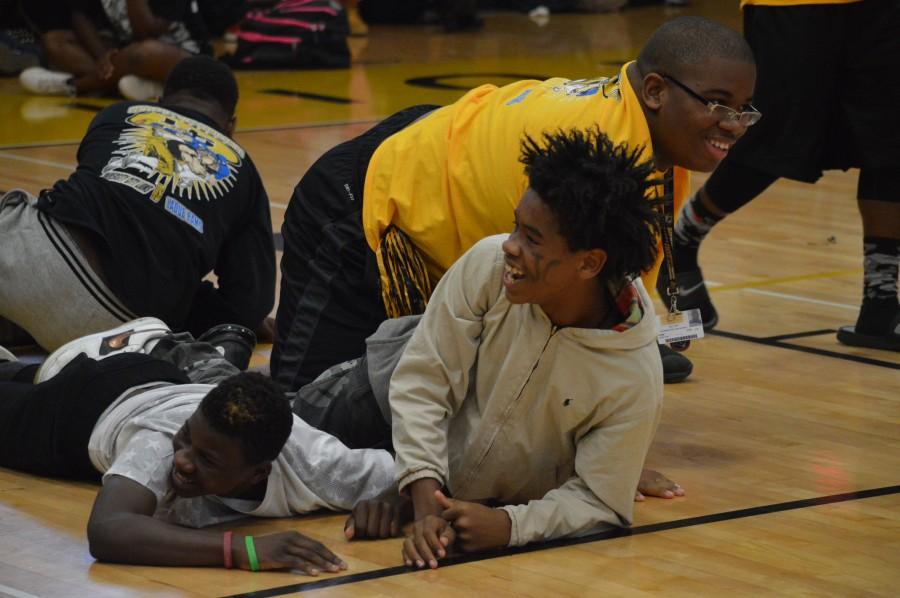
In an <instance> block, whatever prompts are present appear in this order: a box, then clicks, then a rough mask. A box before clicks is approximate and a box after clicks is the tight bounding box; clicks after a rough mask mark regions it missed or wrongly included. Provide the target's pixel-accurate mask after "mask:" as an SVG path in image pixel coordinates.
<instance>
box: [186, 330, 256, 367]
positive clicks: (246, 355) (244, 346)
mask: <svg viewBox="0 0 900 598" xmlns="http://www.w3.org/2000/svg"><path fill="white" fill-rule="evenodd" d="M197 340H198V341H203V342H204V343H209V344H210V345H212V346H213V347H215V348H216V350H218V351H219V353H221V354H222V356H223V357H224V358H225V359H226V360H227V361H228V362H229V363H230V364H231V365H233V366H234V367H236V368H238V369H239V370H241V371H243V370H246V369H247V366H249V365H250V357H251V356H252V355H253V349H254V348H255V347H256V335H255V334H254V333H253V331H252V330H250V329H249V328H244V327H243V326H239V325H237V324H219V325H218V326H213V327H212V328H210V329H209V330H207V331H206V332H204V333H203V334H201V335H200V338H198V339H197Z"/></svg>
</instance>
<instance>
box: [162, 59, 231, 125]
mask: <svg viewBox="0 0 900 598" xmlns="http://www.w3.org/2000/svg"><path fill="white" fill-rule="evenodd" d="M178 94H185V95H189V96H192V97H195V98H198V99H201V100H206V101H208V102H215V103H216V104H218V105H219V106H220V107H221V108H222V110H224V111H225V114H226V115H227V116H228V117H229V118H231V117H232V116H234V110H235V108H236V107H237V103H238V84H237V81H236V80H235V78H234V73H232V72H231V68H229V67H228V65H227V64H225V63H224V62H221V61H219V60H216V59H214V58H210V57H209V56H190V57H188V58H185V59H184V60H182V61H181V62H179V63H178V64H177V65H175V68H173V69H172V72H171V73H169V76H168V77H167V78H166V82H165V85H164V87H163V94H162V99H161V101H162V103H163V104H165V103H166V101H167V100H168V99H169V98H171V97H172V96H175V95H178Z"/></svg>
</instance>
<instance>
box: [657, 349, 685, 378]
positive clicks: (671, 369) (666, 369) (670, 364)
mask: <svg viewBox="0 0 900 598" xmlns="http://www.w3.org/2000/svg"><path fill="white" fill-rule="evenodd" d="M659 357H660V358H661V359H662V365H663V382H665V383H666V384H677V383H679V382H684V381H685V380H687V377H688V376H690V375H691V372H692V371H693V370H694V364H693V363H691V360H690V359H688V358H687V357H685V356H684V355H682V354H681V353H679V352H678V351H675V350H674V349H672V348H671V347H669V346H668V345H659Z"/></svg>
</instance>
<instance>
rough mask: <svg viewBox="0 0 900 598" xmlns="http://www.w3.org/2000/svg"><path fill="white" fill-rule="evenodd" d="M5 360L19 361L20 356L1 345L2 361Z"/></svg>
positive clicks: (0, 357) (0, 361)
mask: <svg viewBox="0 0 900 598" xmlns="http://www.w3.org/2000/svg"><path fill="white" fill-rule="evenodd" d="M4 361H19V358H18V357H16V356H15V355H13V354H12V353H10V352H9V350H7V348H6V347H4V346H3V345H0V363H2V362H4Z"/></svg>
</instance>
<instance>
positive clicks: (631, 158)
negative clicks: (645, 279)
mask: <svg viewBox="0 0 900 598" xmlns="http://www.w3.org/2000/svg"><path fill="white" fill-rule="evenodd" d="M642 151H643V148H642V147H638V148H635V149H629V148H628V147H627V146H626V145H625V144H621V145H613V143H612V141H610V140H609V138H608V137H607V136H606V135H604V134H603V133H601V132H600V130H599V128H594V129H588V130H579V129H572V130H570V131H563V130H560V131H557V132H550V133H544V134H543V136H542V138H541V140H540V141H538V140H535V139H533V138H532V137H529V136H527V135H526V137H525V140H524V141H523V143H522V157H521V162H522V163H523V164H525V174H526V175H527V176H528V183H529V186H530V187H531V188H532V189H533V190H534V191H535V192H536V193H537V194H538V196H539V197H540V198H541V200H542V201H543V202H544V204H545V205H546V206H547V208H548V209H549V210H550V211H551V212H552V213H553V215H554V216H555V217H556V221H557V223H558V225H559V232H560V234H561V235H562V236H563V237H564V238H565V239H566V242H567V244H568V246H569V250H570V251H580V250H585V249H602V250H603V251H605V252H606V256H607V257H606V265H605V266H604V267H603V271H602V272H601V274H600V276H601V278H603V279H604V280H610V281H621V280H624V279H626V278H632V277H634V276H637V275H638V274H639V273H640V272H643V271H645V270H649V269H650V267H651V266H653V265H654V263H655V262H656V255H657V245H656V239H657V236H658V234H659V221H658V216H657V212H656V210H654V204H655V203H657V202H656V201H649V200H648V197H655V196H656V195H657V193H658V186H659V185H660V183H661V182H662V181H660V180H658V179H651V178H650V175H651V174H652V173H653V166H652V164H651V163H650V162H649V161H644V162H641V161H640V155H641V152H642ZM657 201H658V200H657Z"/></svg>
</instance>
